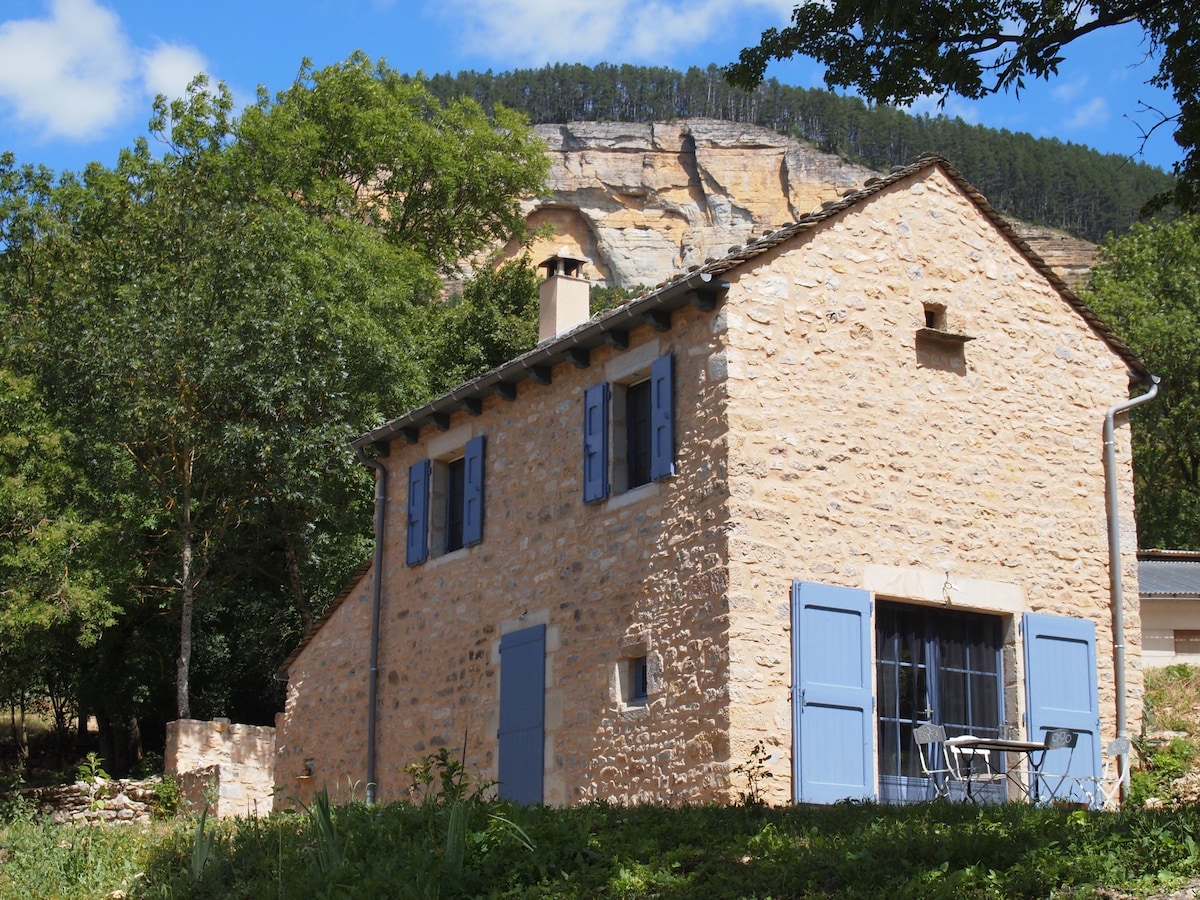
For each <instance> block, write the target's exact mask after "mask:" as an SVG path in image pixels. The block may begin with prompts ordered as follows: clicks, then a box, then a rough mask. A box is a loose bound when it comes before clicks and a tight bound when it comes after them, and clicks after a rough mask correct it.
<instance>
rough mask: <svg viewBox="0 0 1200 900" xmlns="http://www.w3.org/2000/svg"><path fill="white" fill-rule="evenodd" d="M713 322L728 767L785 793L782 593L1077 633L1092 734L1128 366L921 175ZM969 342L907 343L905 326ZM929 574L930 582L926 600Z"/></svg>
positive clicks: (1132, 584) (1106, 684)
mask: <svg viewBox="0 0 1200 900" xmlns="http://www.w3.org/2000/svg"><path fill="white" fill-rule="evenodd" d="M733 280H734V282H735V283H734V286H733V287H732V289H731V291H730V293H729V296H728V298H727V299H726V301H725V303H724V305H723V307H722V308H721V311H720V316H721V317H722V318H723V319H724V322H725V324H726V326H727V328H728V331H727V335H728V344H729V346H728V351H727V356H728V381H727V391H728V416H729V437H728V441H729V460H730V462H729V466H730V471H729V491H730V500H729V503H730V513H729V519H730V534H729V541H730V550H729V555H730V565H729V579H730V584H729V606H730V620H731V628H730V641H729V653H730V699H731V706H730V708H731V728H732V741H733V748H732V752H733V754H734V756H735V758H740V759H746V758H747V757H748V752H749V748H750V747H752V746H753V744H754V743H755V742H756V741H759V740H761V741H763V742H764V744H765V745H766V747H767V748H768V749H769V750H770V751H771V752H772V756H773V759H772V767H773V773H774V776H775V777H774V778H773V779H772V780H771V781H769V782H768V787H769V788H770V790H772V791H773V793H774V796H773V797H772V799H774V800H777V801H786V800H787V799H788V795H789V786H790V784H791V777H790V764H791V749H790V740H791V719H790V715H791V713H790V703H789V699H788V688H789V685H790V681H791V675H790V671H789V660H790V652H791V651H790V644H791V641H790V624H789V606H790V598H789V589H790V586H791V582H792V579H803V580H809V581H819V582H826V583H831V584H839V585H845V586H850V587H859V588H866V589H868V590H872V591H874V592H875V594H876V597H877V598H892V599H898V600H908V601H910V602H918V603H926V604H943V603H945V602H946V598H947V596H948V597H949V602H950V603H951V604H952V605H954V606H956V607H962V608H968V609H978V610H982V611H988V612H992V613H995V614H997V615H1001V616H1004V617H1005V621H1006V622H1007V628H1006V631H1007V634H1008V642H1009V647H1008V652H1007V653H1006V654H1005V660H1006V662H1005V664H1006V668H1008V669H1009V671H1008V672H1007V673H1006V674H1007V675H1008V678H1009V684H1008V691H1007V697H1006V704H1007V706H1008V707H1009V708H1008V717H1009V722H1010V723H1011V724H1013V725H1014V726H1015V725H1017V723H1019V721H1020V720H1019V714H1020V712H1021V711H1022V709H1023V707H1022V704H1023V702H1024V698H1023V693H1022V690H1023V689H1022V688H1021V684H1022V680H1021V675H1022V673H1021V671H1020V669H1021V659H1022V657H1021V653H1020V646H1019V635H1018V633H1017V632H1018V629H1017V628H1016V627H1015V625H1016V623H1017V621H1018V620H1019V615H1020V613H1021V612H1023V611H1025V610H1030V611H1038V612H1046V613H1054V614H1059V615H1064V616H1079V617H1086V618H1089V619H1091V620H1092V621H1094V622H1095V623H1096V632H1097V648H1098V655H1099V671H1100V703H1101V711H1102V722H1103V731H1104V739H1105V740H1108V739H1111V737H1113V736H1114V734H1113V729H1114V726H1113V717H1114V704H1115V698H1114V696H1113V682H1112V674H1113V673H1112V638H1111V628H1110V621H1111V618H1110V612H1109V593H1108V590H1109V589H1108V568H1107V563H1108V559H1107V531H1106V518H1105V504H1104V476H1103V469H1102V442H1101V430H1102V424H1103V417H1104V414H1105V411H1106V410H1107V408H1108V407H1109V406H1111V405H1112V404H1114V403H1116V402H1119V401H1121V400H1123V399H1125V398H1126V397H1127V396H1128V380H1127V375H1126V367H1125V364H1124V363H1123V361H1122V360H1121V359H1120V358H1119V357H1117V356H1116V355H1115V354H1114V353H1113V352H1112V351H1111V350H1110V349H1109V348H1108V347H1107V345H1106V344H1104V343H1103V342H1102V341H1101V340H1100V339H1099V338H1098V337H1097V336H1096V335H1095V334H1094V333H1093V332H1092V331H1091V330H1090V328H1089V327H1088V325H1087V324H1086V323H1085V322H1084V320H1083V319H1082V318H1081V317H1080V316H1079V315H1078V313H1077V312H1076V311H1074V310H1073V309H1072V308H1070V307H1069V306H1068V304H1067V303H1066V302H1065V301H1064V300H1063V299H1062V298H1061V296H1060V295H1058V294H1057V293H1056V292H1055V291H1054V290H1053V289H1052V288H1051V286H1050V285H1049V284H1048V283H1047V282H1046V281H1045V280H1044V278H1043V277H1042V276H1040V275H1039V274H1038V273H1037V271H1036V270H1035V269H1033V268H1031V267H1030V266H1029V265H1028V264H1027V263H1026V261H1025V260H1024V259H1023V258H1022V257H1021V256H1020V255H1019V254H1018V252H1017V250H1016V249H1015V248H1014V247H1013V246H1012V245H1011V244H1010V243H1008V242H1007V241H1006V240H1005V239H1004V238H1003V237H1001V236H1000V235H999V234H998V233H997V232H996V231H995V230H994V228H993V227H992V226H991V225H990V224H989V223H988V222H987V221H986V220H985V219H983V218H982V217H981V216H979V215H978V214H977V212H976V210H975V209H974V207H973V206H972V205H971V204H970V201H969V200H967V199H966V198H965V197H963V196H962V195H961V193H960V192H959V191H958V190H957V188H956V187H955V185H954V184H953V183H952V182H950V181H949V180H948V179H947V178H945V177H944V176H943V175H942V174H941V173H940V172H939V171H937V170H936V169H935V170H929V171H928V172H927V173H925V174H924V175H923V176H922V177H921V178H920V179H918V180H916V181H911V180H910V181H908V182H903V181H902V182H900V183H898V184H896V185H894V186H892V187H891V188H889V189H888V190H886V191H884V192H882V193H880V194H878V195H876V196H875V197H874V198H872V199H871V200H869V201H868V202H867V203H866V204H863V205H861V206H859V207H856V208H854V209H851V210H849V211H847V212H844V213H842V214H840V215H838V216H837V217H835V218H832V219H830V220H828V221H827V222H826V223H824V224H823V225H822V226H821V227H819V228H817V229H815V230H814V231H812V232H811V233H810V234H809V237H808V238H807V239H806V240H803V241H798V242H793V243H790V244H787V245H784V246H783V247H781V248H779V249H778V250H776V251H775V252H774V253H773V254H772V255H769V256H766V257H760V258H758V259H756V260H754V261H753V265H752V267H750V266H748V267H747V268H746V269H745V270H743V271H741V272H739V273H738V275H737V277H736V278H735V279H733ZM927 311H931V312H932V313H933V314H934V315H935V316H938V317H940V319H941V325H940V327H941V328H942V330H944V331H946V332H950V333H955V334H958V335H967V336H970V337H971V338H973V340H970V341H965V342H963V341H941V340H934V341H928V340H926V339H923V338H922V337H920V336H919V335H918V331H919V330H920V329H922V328H923V327H924V326H925V324H926V312H927ZM1117 455H1118V460H1119V465H1120V479H1121V482H1120V520H1121V527H1122V540H1123V548H1124V553H1125V557H1124V560H1123V571H1124V579H1125V582H1124V583H1125V599H1126V610H1125V616H1126V629H1127V631H1126V636H1127V642H1128V651H1127V652H1128V658H1129V661H1130V663H1131V666H1130V668H1131V670H1132V671H1131V672H1130V673H1129V675H1130V680H1129V688H1130V706H1129V721H1131V722H1137V721H1138V718H1139V716H1140V702H1141V701H1140V696H1141V674H1140V671H1139V670H1138V659H1139V628H1138V605H1137V588H1136V583H1137V582H1136V559H1135V549H1136V535H1135V533H1134V525H1133V490H1132V477H1131V470H1130V452H1129V435H1128V428H1127V426H1126V425H1124V424H1123V425H1122V427H1121V428H1120V429H1119V430H1118V447H1117ZM948 580H949V582H950V584H951V587H950V588H948V589H947V588H945V585H946V584H947V581H948Z"/></svg>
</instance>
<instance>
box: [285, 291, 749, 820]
mask: <svg viewBox="0 0 1200 900" xmlns="http://www.w3.org/2000/svg"><path fill="white" fill-rule="evenodd" d="M711 325H712V315H711V313H702V312H699V311H697V310H694V309H692V308H688V309H685V310H681V311H679V312H677V313H676V314H675V316H674V322H673V326H672V328H671V330H670V331H669V332H666V333H662V334H658V333H656V332H654V331H653V330H652V329H651V328H649V327H642V328H637V329H635V330H633V331H631V332H630V347H629V349H628V350H625V351H619V350H616V349H613V348H607V347H605V348H598V349H596V350H594V351H593V352H592V354H591V364H590V366H589V367H588V368H586V369H577V368H575V367H574V366H571V365H560V366H557V367H555V369H554V370H553V373H552V383H551V384H549V385H539V384H536V383H534V382H533V381H525V382H522V383H521V384H520V386H519V396H518V397H517V399H516V401H515V402H509V401H506V400H503V399H501V398H499V397H489V398H487V399H486V400H485V401H484V403H483V409H482V412H481V414H480V415H477V416H471V415H468V414H467V413H465V412H464V413H461V414H456V415H454V416H453V417H452V419H451V421H450V422H449V423H448V426H449V427H448V429H447V430H446V431H444V432H443V431H438V430H437V429H436V428H433V427H427V428H424V429H422V431H421V435H420V443H419V444H416V445H408V444H406V443H405V442H404V441H403V440H397V441H394V442H393V443H392V445H391V448H390V452H389V454H388V455H387V456H386V457H385V458H384V462H385V463H386V465H387V469H388V503H387V511H386V525H385V528H386V551H385V552H386V559H387V564H386V568H385V570H384V572H383V592H384V604H383V614H382V620H381V641H380V657H379V665H380V669H379V697H380V700H379V724H378V728H379V741H378V747H379V751H378V752H379V759H378V782H379V793H380V798H381V799H385V800H390V799H396V798H399V797H403V796H405V791H406V788H407V786H408V781H409V780H408V778H407V776H406V775H405V774H404V772H403V767H404V766H405V765H406V764H408V763H411V762H414V761H416V760H418V759H420V758H421V757H422V756H424V755H426V754H430V753H434V752H436V751H437V750H438V748H440V747H443V746H444V747H449V748H453V750H454V754H455V756H456V758H458V757H460V756H461V753H462V748H463V746H464V743H465V746H466V766H467V769H468V771H469V772H470V773H471V774H472V775H473V776H475V777H479V778H482V779H485V780H494V779H496V777H497V759H496V732H497V728H498V724H499V720H498V705H499V703H498V701H499V689H500V677H499V676H500V670H499V644H500V638H501V635H503V634H505V633H507V632H509V631H515V630H519V629H521V628H524V627H527V626H530V625H534V624H539V623H540V624H544V625H546V627H547V641H546V654H547V659H546V696H545V702H546V707H545V709H546V744H545V750H546V760H547V765H546V780H545V799H546V802H548V803H553V804H566V803H570V802H574V801H578V800H583V799H589V798H606V799H612V800H618V801H636V800H655V801H666V800H674V801H676V802H678V801H683V800H694V801H697V802H699V801H704V800H711V799H719V798H721V797H723V796H724V793H723V791H724V782H725V777H724V768H725V767H726V766H727V763H728V740H727V737H726V735H727V733H728V732H727V729H728V701H727V689H726V683H725V682H726V678H725V666H726V659H727V651H726V632H727V628H728V620H727V617H726V611H725V608H724V599H723V597H724V590H725V583H726V565H727V559H726V554H725V547H724V538H723V534H724V529H725V522H724V519H725V513H724V491H723V483H724V449H723V448H724V445H725V433H724V432H725V425H724V418H723V416H722V415H721V413H720V395H721V391H722V385H721V373H720V371H719V370H714V369H713V368H712V366H711V364H710V361H711V359H712V358H713V357H714V356H719V355H720V354H719V352H718V349H719V348H718V340H719V339H718V336H717V335H714V334H713V332H712V330H711ZM666 353H672V354H673V356H674V378H675V390H676V394H677V396H678V397H679V398H681V400H680V402H679V404H678V405H677V409H676V412H677V415H676V421H675V440H676V446H677V447H678V451H677V471H678V473H679V474H678V475H677V476H676V477H675V478H672V479H669V480H668V481H665V482H659V483H653V484H650V485H646V486H643V487H641V488H638V489H635V490H633V491H630V492H627V493H624V494H617V495H614V496H612V497H610V498H609V499H608V500H607V501H605V502H602V503H598V504H592V505H585V504H584V503H583V502H582V495H583V486H582V455H581V453H582V441H581V429H582V421H583V400H582V398H583V391H584V390H585V389H586V388H587V387H589V386H590V385H593V384H596V383H598V382H601V381H604V380H610V381H611V380H616V379H620V378H621V377H623V374H628V373H629V372H631V371H633V370H635V369H637V368H638V367H639V366H640V365H643V364H644V365H646V366H648V365H649V363H650V362H651V361H652V360H653V359H655V358H657V357H659V356H661V355H664V354H666ZM683 398H686V399H683ZM478 434H483V435H486V437H487V450H486V461H485V470H486V482H485V495H486V511H485V518H484V537H483V542H482V543H481V544H479V545H477V546H474V547H468V548H465V549H463V550H458V551H455V552H454V553H451V554H448V555H446V556H442V557H438V558H434V559H430V560H429V561H428V562H426V563H424V564H422V565H419V566H414V567H409V566H407V565H405V546H404V542H405V519H406V502H407V496H406V491H407V472H408V467H409V466H410V465H411V464H412V463H413V462H416V461H417V460H419V459H421V458H424V457H426V456H429V457H434V458H437V457H439V456H441V455H443V454H452V453H453V452H454V450H455V448H461V447H463V446H464V445H465V443H466V441H467V440H468V439H469V438H470V437H472V436H474V435H478ZM369 588H370V576H369V575H368V576H366V577H364V578H363V579H362V580H361V581H360V582H359V584H358V586H356V587H355V589H354V590H353V591H352V592H351V593H350V594H348V595H347V599H346V601H345V602H344V603H343V605H342V606H341V607H339V608H338V609H337V611H336V612H335V613H334V614H333V615H332V616H331V617H330V618H329V620H328V622H327V623H326V625H325V626H324V627H323V628H322V630H321V631H320V633H319V634H318V636H317V638H316V639H315V640H314V641H313V642H312V643H311V644H310V645H309V646H308V647H307V648H306V649H305V650H304V651H303V652H302V653H301V654H300V655H299V657H298V658H297V659H295V660H294V661H293V663H292V665H291V666H290V668H289V676H290V678H289V691H288V703H287V710H286V713H285V721H284V723H283V724H282V725H281V729H282V733H281V738H280V745H281V748H282V750H281V754H280V757H279V767H278V771H277V784H278V786H279V788H280V791H281V792H282V793H283V794H284V795H285V796H286V795H287V794H288V792H289V791H291V790H292V789H293V787H294V786H295V785H296V784H297V783H298V782H301V781H302V780H303V779H305V778H306V777H307V776H306V771H308V772H311V773H312V777H311V780H309V781H304V782H303V783H304V785H305V790H314V789H319V788H320V787H322V786H324V787H327V788H329V789H330V790H331V791H338V792H342V793H344V792H345V791H347V790H348V789H356V790H359V791H361V790H362V788H363V781H364V779H365V761H364V760H363V758H362V756H361V755H359V754H360V753H361V748H362V747H363V746H364V745H365V728H366V702H365V693H364V690H365V688H364V684H365V682H364V679H363V675H364V674H365V668H364V667H365V666H366V664H367V660H368V658H369V648H368V647H367V644H366V641H367V638H368V635H369V621H368V618H367V617H368V616H369V607H370V602H369ZM642 655H644V656H646V657H647V659H648V661H650V662H651V663H652V667H653V668H654V670H656V671H659V672H662V673H670V677H659V678H658V679H657V681H654V680H652V682H651V690H650V695H649V697H648V702H647V703H646V704H645V705H637V704H629V703H626V702H624V701H623V699H622V689H621V679H622V676H623V666H625V665H627V663H628V660H630V659H632V658H635V657H638V656H642ZM306 764H307V765H306Z"/></svg>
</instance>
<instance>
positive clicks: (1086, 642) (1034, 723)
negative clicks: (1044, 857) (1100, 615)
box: [1021, 613, 1100, 802]
mask: <svg viewBox="0 0 1200 900" xmlns="http://www.w3.org/2000/svg"><path fill="white" fill-rule="evenodd" d="M1021 628H1022V630H1023V631H1024V634H1025V694H1026V708H1027V710H1028V712H1027V713H1026V719H1027V721H1026V725H1027V727H1028V734H1029V740H1031V741H1042V740H1045V737H1046V732H1047V731H1049V730H1051V729H1053V728H1069V729H1071V730H1072V731H1074V732H1075V733H1076V735H1078V737H1077V738H1076V743H1075V749H1074V751H1069V750H1065V749H1059V750H1051V751H1048V752H1047V755H1046V759H1045V762H1044V764H1043V770H1044V771H1046V772H1053V773H1056V774H1057V775H1062V774H1066V775H1068V776H1071V778H1080V777H1082V778H1094V777H1096V776H1097V775H1098V774H1099V773H1100V697H1099V692H1098V690H1097V674H1096V626H1095V625H1094V624H1093V623H1092V622H1089V621H1087V620H1086V619H1071V618H1067V617H1065V616H1048V615H1044V614H1042V613H1026V614H1025V617H1024V620H1023V622H1022V624H1021ZM1071 778H1068V779H1067V780H1066V781H1062V782H1061V783H1060V779H1059V778H1052V779H1051V778H1047V779H1044V780H1043V790H1042V795H1043V796H1045V795H1046V794H1047V790H1046V788H1050V789H1055V790H1056V791H1057V795H1058V797H1059V798H1060V799H1065V798H1066V796H1067V788H1068V787H1069V788H1070V799H1072V800H1076V801H1080V802H1085V801H1086V800H1087V799H1088V798H1087V796H1086V794H1084V793H1083V791H1082V790H1081V789H1080V788H1079V787H1078V784H1077V783H1074V782H1073V781H1072V780H1071ZM1047 782H1049V783H1047Z"/></svg>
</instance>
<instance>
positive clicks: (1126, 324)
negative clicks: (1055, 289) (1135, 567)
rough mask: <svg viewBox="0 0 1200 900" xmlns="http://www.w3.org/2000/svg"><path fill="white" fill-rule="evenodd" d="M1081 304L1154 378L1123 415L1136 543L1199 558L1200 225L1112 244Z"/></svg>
mask: <svg viewBox="0 0 1200 900" xmlns="http://www.w3.org/2000/svg"><path fill="white" fill-rule="evenodd" d="M1084 299H1085V300H1086V301H1087V302H1088V303H1089V304H1090V305H1091V306H1092V307H1093V308H1094V309H1095V310H1096V311H1097V312H1098V313H1099V314H1100V315H1101V316H1102V317H1103V318H1104V319H1105V320H1106V321H1107V322H1109V323H1110V324H1111V325H1112V326H1113V328H1115V329H1116V331H1117V332H1118V334H1120V335H1121V337H1122V338H1124V340H1125V341H1126V342H1127V343H1128V344H1129V346H1130V347H1131V348H1132V349H1133V351H1134V352H1135V353H1136V354H1138V356H1139V357H1141V359H1142V360H1143V361H1144V362H1145V363H1146V365H1147V366H1148V367H1149V368H1150V370H1151V371H1152V372H1154V373H1155V374H1157V375H1159V376H1161V378H1162V385H1161V387H1160V389H1159V395H1158V397H1157V398H1156V399H1155V400H1154V401H1153V402H1151V403H1146V404H1143V405H1142V406H1139V407H1137V408H1136V409H1135V410H1133V411H1132V412H1131V413H1130V415H1131V416H1132V426H1133V461H1134V484H1135V488H1136V491H1137V521H1138V543H1139V545H1140V546H1142V547H1166V548H1172V549H1190V550H1200V217H1191V218H1184V219H1180V220H1179V221H1176V222H1173V223H1170V224H1155V225H1135V226H1134V227H1133V229H1132V230H1131V231H1129V232H1128V233H1127V234H1125V235H1122V236H1121V237H1117V238H1113V239H1110V240H1109V242H1108V243H1107V244H1105V245H1104V247H1103V249H1102V251H1101V257H1100V261H1099V262H1098V263H1097V265H1096V267H1095V269H1094V270H1093V272H1092V276H1091V280H1090V282H1089V286H1088V288H1087V290H1086V291H1085V292H1084Z"/></svg>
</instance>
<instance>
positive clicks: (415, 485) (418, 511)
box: [407, 459, 430, 566]
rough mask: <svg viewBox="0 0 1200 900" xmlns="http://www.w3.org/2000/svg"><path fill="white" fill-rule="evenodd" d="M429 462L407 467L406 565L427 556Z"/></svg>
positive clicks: (425, 461) (413, 563)
mask: <svg viewBox="0 0 1200 900" xmlns="http://www.w3.org/2000/svg"><path fill="white" fill-rule="evenodd" d="M429 469H430V464H429V460H427V459H423V460H421V461H420V462H418V463H413V464H412V465H411V466H409V467H408V536H407V545H408V554H407V555H408V564H409V565H410V566H415V565H416V564H417V563H422V562H424V561H425V559H426V558H427V557H428V556H429Z"/></svg>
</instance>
